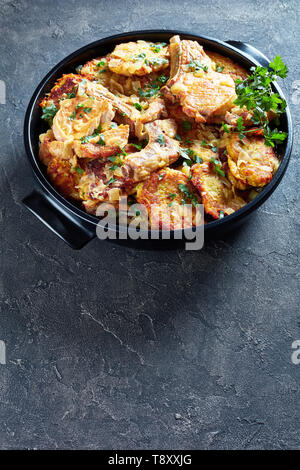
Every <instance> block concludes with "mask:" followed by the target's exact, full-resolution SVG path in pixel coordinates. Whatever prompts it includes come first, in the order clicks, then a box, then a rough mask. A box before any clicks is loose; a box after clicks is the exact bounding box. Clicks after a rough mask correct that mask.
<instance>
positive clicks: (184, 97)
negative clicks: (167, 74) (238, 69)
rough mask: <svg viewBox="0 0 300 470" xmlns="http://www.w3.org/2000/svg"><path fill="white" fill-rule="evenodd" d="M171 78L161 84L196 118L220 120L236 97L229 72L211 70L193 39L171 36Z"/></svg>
mask: <svg viewBox="0 0 300 470" xmlns="http://www.w3.org/2000/svg"><path fill="white" fill-rule="evenodd" d="M170 53H171V78H170V79H169V81H168V82H167V84H166V86H165V87H163V88H162V91H163V93H164V94H165V96H166V97H167V98H168V99H169V100H171V101H172V102H174V101H178V102H179V103H180V104H181V106H182V111H183V112H184V113H185V114H186V115H187V116H189V117H191V118H194V119H195V120H196V121H197V122H210V123H213V122H220V116H222V115H224V114H225V112H226V111H228V110H229V109H231V107H232V105H233V101H234V99H235V98H236V94H235V85H234V81H233V79H232V78H231V76H230V75H226V74H223V73H218V72H214V71H212V68H211V60H210V58H209V57H208V56H207V55H206V54H205V52H204V51H203V48H202V47H201V46H200V45H199V44H198V43H197V42H195V41H180V39H179V37H178V36H175V37H174V38H172V40H171V46H170Z"/></svg>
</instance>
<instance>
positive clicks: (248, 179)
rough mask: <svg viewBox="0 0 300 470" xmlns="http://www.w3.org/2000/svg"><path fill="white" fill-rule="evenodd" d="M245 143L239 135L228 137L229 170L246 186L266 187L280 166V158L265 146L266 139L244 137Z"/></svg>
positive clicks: (270, 148)
mask: <svg viewBox="0 0 300 470" xmlns="http://www.w3.org/2000/svg"><path fill="white" fill-rule="evenodd" d="M243 142H244V143H243ZM243 142H242V141H241V140H240V138H239V135H238V134H230V136H229V137H228V140H227V145H226V149H227V153H228V166H229V170H230V172H231V174H232V175H233V176H234V178H236V179H237V180H239V181H241V182H242V183H244V184H246V185H250V186H255V187H261V186H265V185H266V184H267V183H269V181H271V179H272V177H273V174H274V173H275V172H276V170H277V168H278V166H279V161H278V158H277V157H276V155H275V152H274V150H273V148H272V147H267V146H266V145H265V139H264V137H260V136H251V137H244V139H243Z"/></svg>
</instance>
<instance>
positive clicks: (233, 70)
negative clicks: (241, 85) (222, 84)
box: [206, 51, 248, 81]
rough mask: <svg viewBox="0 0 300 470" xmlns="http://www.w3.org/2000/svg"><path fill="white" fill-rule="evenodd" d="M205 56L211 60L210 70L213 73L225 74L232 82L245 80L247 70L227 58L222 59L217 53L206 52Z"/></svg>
mask: <svg viewBox="0 0 300 470" xmlns="http://www.w3.org/2000/svg"><path fill="white" fill-rule="evenodd" d="M206 54H207V55H208V57H210V59H211V60H212V68H213V70H215V72H220V73H227V74H228V75H230V76H231V77H232V78H233V80H234V81H236V80H237V79H238V78H240V79H241V80H245V78H246V77H247V75H248V72H247V70H246V69H245V68H244V67H242V66H241V65H239V64H236V63H235V62H233V61H232V60H231V59H229V57H224V56H223V55H221V54H218V53H217V52H211V51H207V52H206Z"/></svg>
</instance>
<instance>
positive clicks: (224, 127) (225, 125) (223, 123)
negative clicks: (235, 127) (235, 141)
mask: <svg viewBox="0 0 300 470" xmlns="http://www.w3.org/2000/svg"><path fill="white" fill-rule="evenodd" d="M222 128H223V131H224V132H229V127H228V125H227V124H225V122H222Z"/></svg>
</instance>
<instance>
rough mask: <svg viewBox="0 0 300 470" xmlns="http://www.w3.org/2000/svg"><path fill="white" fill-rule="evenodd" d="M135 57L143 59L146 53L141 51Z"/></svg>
mask: <svg viewBox="0 0 300 470" xmlns="http://www.w3.org/2000/svg"><path fill="white" fill-rule="evenodd" d="M137 57H138V59H143V58H144V57H146V54H145V52H141V54H139V55H138V56H137Z"/></svg>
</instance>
